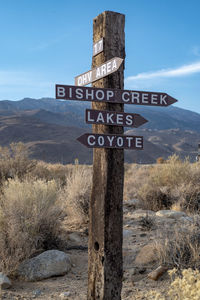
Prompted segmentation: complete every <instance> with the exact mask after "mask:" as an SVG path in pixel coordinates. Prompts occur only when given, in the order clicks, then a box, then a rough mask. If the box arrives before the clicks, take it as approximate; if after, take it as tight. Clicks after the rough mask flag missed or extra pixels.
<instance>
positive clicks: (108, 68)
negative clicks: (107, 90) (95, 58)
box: [75, 57, 123, 86]
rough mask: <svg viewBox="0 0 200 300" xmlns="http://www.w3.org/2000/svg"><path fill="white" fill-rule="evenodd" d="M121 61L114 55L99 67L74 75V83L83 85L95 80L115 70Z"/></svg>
mask: <svg viewBox="0 0 200 300" xmlns="http://www.w3.org/2000/svg"><path fill="white" fill-rule="evenodd" d="M122 62H123V59H122V58H119V57H114V58H112V59H110V60H108V61H107V62H105V63H104V64H102V65H100V66H99V67H97V68H95V69H92V70H90V71H88V72H85V73H83V74H81V75H78V76H76V77H75V85H78V86H83V85H87V84H89V83H91V82H94V81H97V80H99V79H101V78H103V77H105V76H108V75H109V74H112V73H114V72H116V71H117V70H118V69H119V67H120V66H121V64H122Z"/></svg>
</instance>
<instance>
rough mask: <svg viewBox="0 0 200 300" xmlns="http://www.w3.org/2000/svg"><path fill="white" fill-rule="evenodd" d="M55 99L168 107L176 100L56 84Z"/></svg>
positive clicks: (169, 97) (114, 90) (153, 95)
mask: <svg viewBox="0 0 200 300" xmlns="http://www.w3.org/2000/svg"><path fill="white" fill-rule="evenodd" d="M56 99H63V100H80V101H95V102H110V103H123V104H136V105H150V106H168V105H171V104H173V103H175V102H177V101H178V100H176V99H175V98H173V97H171V96H169V95H168V94H166V93H157V92H141V91H132V90H117V89H104V88H94V87H79V86H73V85H60V84H56Z"/></svg>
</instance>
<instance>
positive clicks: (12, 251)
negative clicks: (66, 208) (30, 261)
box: [0, 179, 63, 272]
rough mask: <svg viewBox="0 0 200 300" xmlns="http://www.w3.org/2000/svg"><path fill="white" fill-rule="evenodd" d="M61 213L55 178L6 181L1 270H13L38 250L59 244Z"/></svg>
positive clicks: (0, 217) (0, 221) (1, 203)
mask: <svg viewBox="0 0 200 300" xmlns="http://www.w3.org/2000/svg"><path fill="white" fill-rule="evenodd" d="M62 215H63V212H62V208H61V205H60V203H59V202H58V186H57V184H56V182H55V181H49V182H45V181H42V180H36V181H33V180H27V179H26V180H24V181H20V180H19V179H14V180H13V179H12V180H9V181H8V182H7V183H5V184H4V187H3V195H2V196H1V199H0V266H1V270H6V271H7V272H8V271H11V270H14V269H15V267H16V265H17V264H18V262H20V261H21V260H23V259H25V258H27V257H30V256H31V255H33V254H34V253H35V252H38V251H44V250H47V249H51V248H55V247H57V246H58V244H59V242H60V240H59V231H60V230H61V222H60V220H61V218H62Z"/></svg>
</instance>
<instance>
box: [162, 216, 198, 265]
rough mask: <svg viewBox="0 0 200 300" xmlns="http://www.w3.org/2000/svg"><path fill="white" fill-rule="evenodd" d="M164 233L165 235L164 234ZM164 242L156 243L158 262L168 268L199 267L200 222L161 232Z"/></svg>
mask: <svg viewBox="0 0 200 300" xmlns="http://www.w3.org/2000/svg"><path fill="white" fill-rule="evenodd" d="M165 234H166V236H164V235H165ZM162 235H163V237H164V238H163V240H164V243H162V244H160V243H159V244H158V247H157V248H158V249H157V250H158V257H159V261H160V264H162V265H166V266H168V267H170V268H176V269H179V270H181V269H184V268H190V267H191V268H194V269H195V268H199V267H200V261H199V253H200V222H199V218H198V219H196V221H195V222H194V223H192V224H190V225H189V224H187V226H182V227H181V228H180V227H179V228H176V229H175V231H173V232H172V233H171V234H170V233H169V232H165V231H163V232H162Z"/></svg>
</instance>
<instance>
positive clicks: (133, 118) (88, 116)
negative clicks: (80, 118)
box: [85, 109, 148, 127]
mask: <svg viewBox="0 0 200 300" xmlns="http://www.w3.org/2000/svg"><path fill="white" fill-rule="evenodd" d="M85 120H86V123H87V124H104V125H117V126H126V127H139V126H141V125H142V124H144V123H146V122H148V121H147V120H146V119H145V118H143V117H142V116H140V115H139V114H131V113H123V112H116V111H105V110H94V109H86V111H85Z"/></svg>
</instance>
